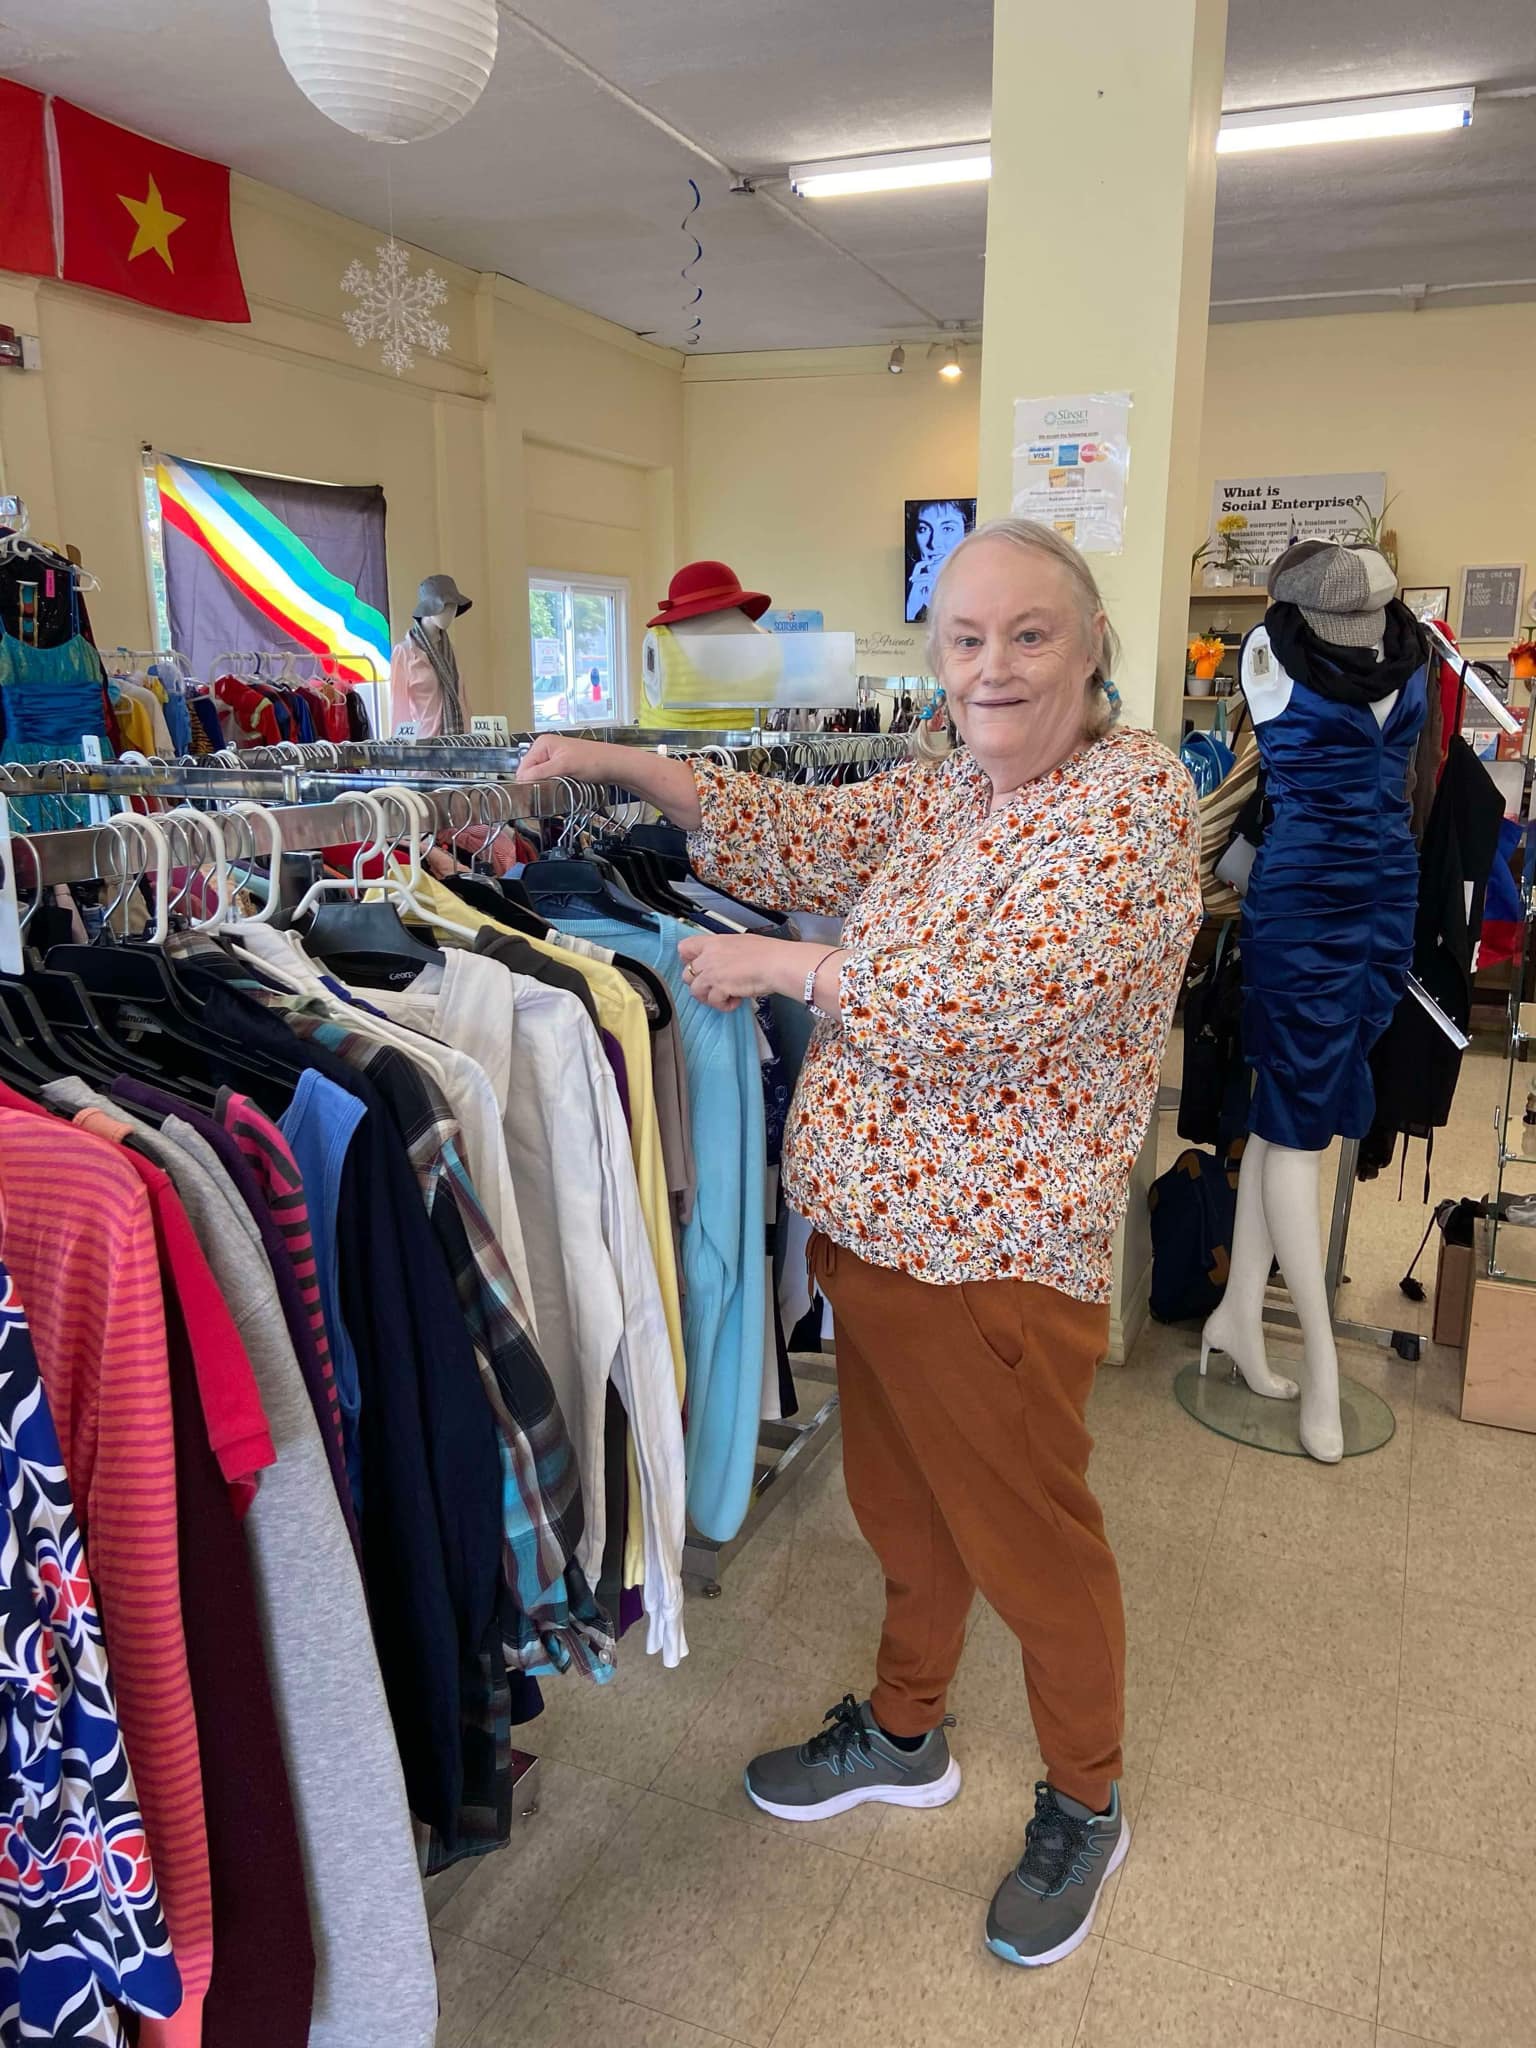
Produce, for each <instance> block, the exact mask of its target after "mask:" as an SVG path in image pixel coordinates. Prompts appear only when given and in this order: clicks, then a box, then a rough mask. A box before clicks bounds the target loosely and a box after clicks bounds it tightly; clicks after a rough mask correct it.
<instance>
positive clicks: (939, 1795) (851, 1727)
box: [746, 1692, 960, 1820]
mask: <svg viewBox="0 0 1536 2048" xmlns="http://www.w3.org/2000/svg"><path fill="white" fill-rule="evenodd" d="M823 1718H824V1719H825V1721H826V1723H827V1725H826V1727H825V1728H823V1729H822V1731H821V1733H820V1734H819V1735H813V1736H812V1737H811V1739H810V1741H809V1742H803V1743H801V1745H800V1747H799V1748H798V1749H774V1750H770V1751H769V1752H768V1753H767V1754H766V1755H765V1756H755V1757H754V1758H753V1759H752V1761H751V1763H749V1764H748V1765H747V1776H746V1785H747V1797H748V1798H749V1799H750V1800H751V1801H752V1803H753V1805H754V1806H760V1807H761V1808H762V1810H763V1812H764V1813H771V1814H773V1815H774V1816H775V1817H776V1818H777V1819H779V1820H830V1819H831V1817H832V1815H833V1814H835V1813H846V1812H847V1811H848V1809H849V1808H850V1807H852V1806H862V1805H863V1804H864V1803H865V1801H866V1800H869V1799H879V1800H883V1801H884V1802H885V1804H886V1805H887V1806H947V1805H948V1804H949V1802H950V1800H951V1799H953V1798H954V1796H955V1794H956V1793H957V1792H958V1791H959V1790H960V1766H959V1765H958V1764H957V1763H956V1762H955V1760H954V1758H953V1757H952V1756H951V1755H950V1753H949V1743H948V1742H947V1740H946V1739H945V1735H944V1729H945V1728H949V1727H952V1726H953V1725H954V1723H953V1720H952V1719H951V1718H950V1717H949V1716H946V1717H945V1720H944V1724H943V1726H942V1727H939V1728H935V1729H933V1730H932V1732H931V1733H930V1734H928V1735H925V1736H924V1738H923V1741H922V1746H921V1747H920V1748H918V1749H911V1750H908V1749H898V1748H897V1747H896V1746H895V1744H894V1743H891V1742H887V1741H886V1739H885V1736H884V1735H883V1734H882V1733H881V1731H880V1728H879V1726H878V1725H877V1723H876V1721H875V1718H874V1716H873V1714H871V1712H870V1710H869V1701H868V1700H856V1699H855V1698H854V1696H853V1694H852V1693H851V1692H850V1693H845V1694H844V1695H843V1697H842V1699H841V1700H839V1702H838V1703H837V1705H836V1706H835V1707H829V1708H828V1709H827V1712H826V1714H825V1716H824V1717H823Z"/></svg>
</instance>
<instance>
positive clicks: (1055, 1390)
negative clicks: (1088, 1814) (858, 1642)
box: [810, 1232, 1125, 1812]
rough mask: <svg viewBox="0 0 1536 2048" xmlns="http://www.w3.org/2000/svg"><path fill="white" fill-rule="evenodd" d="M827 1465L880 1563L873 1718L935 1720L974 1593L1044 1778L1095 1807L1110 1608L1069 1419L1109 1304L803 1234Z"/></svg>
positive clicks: (1108, 1681)
mask: <svg viewBox="0 0 1536 2048" xmlns="http://www.w3.org/2000/svg"><path fill="white" fill-rule="evenodd" d="M810 1268H811V1272H812V1275H813V1276H814V1278H815V1280H816V1281H817V1283H818V1285H819V1286H820V1288H821V1291H822V1293H823V1294H825V1296H826V1297H827V1300H828V1301H829V1302H830V1303H831V1304H832V1314H833V1319H834V1321H835V1323H836V1328H837V1379H838V1389H839V1393H840V1396H841V1411H842V1431H843V1469H844V1473H845V1476H846V1478H847V1484H848V1499H849V1501H850V1503H851V1505H852V1507H853V1512H854V1514H855V1516H856V1517H857V1518H858V1523H859V1527H860V1528H861V1529H862V1530H863V1532H864V1535H865V1538H866V1539H867V1540H868V1542H869V1543H870V1545H871V1547H872V1548H873V1549H874V1551H875V1554H876V1556H877V1557H878V1558H879V1560H880V1563H881V1566H882V1568H883V1570H884V1572H885V1627H884V1632H883V1633H882V1635H881V1639H880V1655H879V1660H878V1666H877V1683H876V1685H875V1689H874V1692H873V1694H872V1695H871V1699H872V1703H873V1707H874V1712H875V1718H876V1719H877V1720H878V1721H879V1722H880V1724H881V1726H882V1727H884V1728H888V1729H889V1730H890V1732H891V1733H892V1734H893V1735H920V1734H923V1733H925V1732H926V1731H927V1730H928V1729H929V1728H933V1727H936V1726H937V1725H938V1723H939V1722H940V1721H941V1720H942V1719H943V1716H944V1710H945V1706H944V1703H945V1696H946V1694H947V1692H948V1689H949V1685H950V1681H951V1680H952V1679H953V1677H954V1675H955V1667H956V1665H957V1664H958V1663H959V1661H960V1652H961V1650H962V1648H963V1647H964V1644H965V1622H966V1616H967V1614H968V1612H969V1610H970V1606H971V1600H972V1597H973V1593H974V1592H976V1591H979V1592H980V1593H981V1594H982V1596H983V1598H984V1599H985V1600H986V1601H987V1602H988V1603H989V1605H991V1606H992V1607H993V1608H995V1609H996V1611H997V1613H998V1614H999V1615H1000V1616H1001V1617H1002V1619H1003V1620H1004V1621H1005V1622H1006V1623H1007V1624H1008V1626H1009V1628H1011V1629H1012V1631H1013V1633H1014V1634H1015V1635H1016V1636H1017V1637H1018V1639H1019V1645H1020V1648H1021V1649H1022V1651H1023V1656H1024V1682H1025V1685H1026V1687H1027V1688H1028V1692H1029V1704H1030V1710H1031V1712H1032V1713H1033V1715H1034V1722H1035V1738H1036V1740H1037V1742H1038V1743H1039V1746H1040V1753H1041V1755H1042V1757H1043V1758H1044V1759H1045V1766H1046V1773H1047V1776H1048V1777H1049V1779H1050V1782H1051V1784H1052V1785H1054V1786H1055V1787H1056V1788H1057V1790H1058V1791H1061V1792H1064V1793H1066V1794H1067V1796H1068V1797H1069V1798H1071V1799H1080V1800H1082V1801H1083V1802H1084V1803H1085V1804H1086V1805H1088V1806H1090V1807H1092V1808H1093V1809H1094V1811H1095V1812H1099V1811H1102V1810H1103V1808H1104V1807H1106V1806H1107V1805H1108V1804H1109V1798H1110V1786H1111V1784H1112V1782H1113V1781H1114V1780H1115V1779H1117V1778H1118V1777H1119V1776H1120V1740H1121V1732H1122V1726H1123V1720H1124V1699H1125V1616H1124V1612H1123V1610H1122V1608H1121V1604H1120V1577H1119V1574H1118V1572H1117V1571H1116V1569H1115V1559H1114V1553H1113V1551H1111V1549H1110V1547H1109V1543H1108V1540H1107V1538H1106V1537H1105V1534H1104V1517H1103V1515H1102V1513H1101V1512H1100V1509H1099V1504H1098V1502H1097V1501H1096V1500H1095V1499H1094V1497H1093V1494H1092V1492H1091V1491H1090V1490H1089V1486H1088V1477H1087V1474H1088V1454H1089V1452H1090V1451H1091V1450H1092V1448H1093V1440H1092V1438H1091V1437H1090V1436H1089V1434H1088V1428H1087V1424H1086V1423H1085V1422H1084V1420H1083V1411H1084V1408H1085V1406H1086V1404H1087V1400H1088V1394H1089V1390H1090V1388H1091V1387H1092V1385H1093V1376H1094V1372H1095V1369H1096V1368H1097V1366H1098V1364H1099V1361H1100V1360H1101V1359H1102V1357H1103V1356H1104V1351H1105V1348H1106V1344H1107V1342H1108V1336H1109V1310H1108V1308H1107V1307H1106V1306H1104V1305H1102V1304H1094V1303H1091V1302H1081V1301H1073V1300H1072V1299H1071V1298H1070V1297H1069V1296H1067V1295H1065V1294H1060V1293H1058V1292H1057V1291H1056V1290H1055V1289H1054V1288H1050V1287H1041V1286H1037V1285H1035V1284H1034V1283H1033V1282H1030V1281H1025V1280H985V1281H980V1282H972V1283H968V1284H966V1285H964V1286H947V1287H933V1286H930V1285H928V1284H927V1283H926V1282H924V1281H921V1280H914V1279H911V1278H909V1277H908V1276H907V1275H906V1274H904V1273H897V1272H892V1271H890V1270H888V1269H887V1268H885V1267H883V1266H871V1265H868V1264H867V1263H866V1262H865V1261H864V1260H863V1259H860V1258H858V1257H857V1256H856V1255H855V1254H854V1253H853V1252H850V1251H848V1250H846V1249H845V1248H844V1247H842V1246H841V1245H835V1244H832V1243H831V1242H830V1241H829V1240H828V1239H827V1238H825V1237H824V1236H822V1235H821V1234H820V1233H819V1232H818V1233H817V1234H816V1236H815V1237H813V1239H812V1241H811V1249H810Z"/></svg>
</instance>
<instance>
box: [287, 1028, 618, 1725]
mask: <svg viewBox="0 0 1536 2048" xmlns="http://www.w3.org/2000/svg"><path fill="white" fill-rule="evenodd" d="M288 1021H289V1023H290V1024H291V1025H292V1026H293V1028H294V1029H295V1031H297V1032H298V1034H299V1035H300V1036H301V1037H312V1038H314V1040H315V1041H316V1043H318V1044H320V1045H323V1046H325V1047H327V1048H328V1049H329V1050H330V1051H332V1052H336V1053H339V1054H340V1055H341V1057H342V1058H343V1059H345V1060H347V1061H348V1063H349V1064H351V1065H353V1066H355V1067H357V1068H358V1070H359V1071H360V1072H362V1073H366V1074H367V1076H368V1078H369V1080H370V1081H371V1082H372V1083H373V1085H374V1086H375V1087H376V1088H377V1089H378V1090H379V1092H380V1094H381V1095H383V1097H384V1099H385V1101H386V1102H387V1103H388V1104H389V1107H390V1109H391V1111H392V1112H393V1114H394V1116H395V1118H396V1120H397V1122H398V1123H399V1125H400V1129H401V1134H402V1136H403V1137H404V1139H405V1143H406V1147H407V1150H408V1151H409V1153H410V1157H411V1163H412V1165H413V1166H414V1167H415V1170H416V1178H417V1183H418V1185H419V1186H420V1188H421V1192H422V1200H423V1202H424V1203H425V1205H426V1208H427V1213H428V1215H429V1217H430V1218H431V1221H432V1227H433V1230H434V1231H435V1233H436V1235H437V1238H438V1242H439V1243H440V1244H441V1245H442V1247H443V1251H444V1253H445V1255H446V1257H447V1259H448V1263H449V1267H450V1269H451V1271H452V1273H453V1279H454V1285H455V1287H456V1289H457V1291H458V1296H459V1303H460V1306H461V1308H462V1309H463V1311H464V1318H465V1321H466V1323H467V1325H468V1328H469V1333H470V1339H471V1342H472V1343H473V1345H474V1349H475V1356H476V1358H477V1360H478V1361H479V1364H480V1372H481V1379H482V1381H483V1383H484V1385H485V1390H486V1397H487V1399H488V1400H489V1401H490V1403H491V1407H492V1410H493V1412H494V1413H495V1416H496V1420H497V1424H498V1439H499V1442H500V1447H501V1461H502V1528H503V1539H502V1551H503V1564H504V1570H505V1574H506V1580H507V1584H508V1587H509V1588H510V1589H511V1592H512V1595H513V1599H514V1601H515V1603H516V1619H515V1628H514V1631H513V1635H512V1639H511V1640H509V1641H508V1642H507V1645H506V1647H507V1653H508V1655H509V1657H511V1658H512V1659H513V1661H514V1662H515V1663H516V1664H517V1666H518V1668H519V1669H521V1670H522V1671H524V1672H526V1673H527V1674H528V1676H530V1677H546V1676H550V1675H552V1674H554V1673H557V1672H561V1671H565V1670H568V1669H569V1668H570V1667H571V1665H572V1664H574V1665H575V1666H576V1668H577V1669H578V1670H580V1671H582V1672H584V1673H585V1674H586V1675H587V1676H588V1677H591V1678H593V1679H596V1680H597V1681H598V1683H600V1684H601V1683H604V1682H606V1680H607V1679H609V1678H610V1677H611V1676H612V1675H613V1671H614V1641H613V1630H612V1625H611V1623H610V1622H609V1620H608V1618H607V1616H605V1615H604V1614H603V1612H602V1610H601V1609H600V1608H599V1607H598V1605H597V1602H596V1600H595V1599H594V1598H593V1595H592V1589H591V1587H590V1586H589V1585H588V1583H587V1580H586V1575H585V1574H584V1573H583V1571H582V1570H581V1567H580V1566H579V1565H578V1564H577V1563H576V1551H577V1548H578V1546H579V1544H580V1541H581V1536H582V1531H583V1528H584V1526H585V1516H584V1510H583V1504H582V1498H581V1485H580V1480H579V1477H578V1474H577V1469H576V1459H575V1453H574V1451H573V1449H572V1447H571V1440H570V1435H569V1432H568V1431H567V1429H566V1426H565V1418H564V1416H563V1415H562V1414H561V1412H560V1405H559V1401H558V1399H557V1398H556V1395H555V1390H554V1388H553V1386H552V1385H551V1383H550V1379H549V1374H548V1373H547V1372H546V1370H545V1368H544V1362H543V1360H542V1359H541V1358H540V1357H539V1354H538V1350H537V1348H536V1346H535V1344H534V1341H533V1338H532V1335H531V1333H530V1329H529V1318H528V1314H527V1310H526V1307H525V1305H524V1303H523V1300H522V1297H521V1295H520V1293H519V1291H518V1286H517V1282H516V1280H515V1279H514V1278H513V1275H512V1271H511V1268H510V1267H509V1266H508V1264H507V1259H506V1254H505V1252H504V1251H503V1250H502V1248H501V1245H500V1243H499V1242H498V1240H497V1238H496V1234H495V1232H494V1231H493V1230H492V1228H491V1225H490V1220H489V1218H488V1217H487V1216H486V1213H485V1209H484V1207H483V1205H482V1204H481V1201H480V1197H479V1195H478V1194H477V1193H476V1191H475V1186H474V1182H473V1180H472V1179H471V1178H470V1174H469V1169H468V1167H467V1166H466V1164H465V1162H464V1156H463V1153H462V1152H461V1150H460V1149H459V1142H458V1135H459V1127H458V1124H457V1122H456V1121H455V1119H454V1117H453V1114H452V1112H451V1110H450V1109H449V1107H448V1104H447V1103H446V1102H445V1101H444V1099H443V1097H442V1095H441V1093H440V1091H439V1090H438V1089H437V1087H436V1086H435V1085H434V1083H433V1082H432V1080H431V1079H430V1077H429V1076H428V1075H426V1074H425V1073H423V1072H422V1070H421V1069H420V1068H419V1067H418V1066H417V1065H416V1064H415V1062H413V1061H412V1060H411V1059H410V1057H409V1056H408V1055H407V1054H406V1053H404V1052H402V1051H400V1050H399V1049H397V1048H396V1047H393V1046H390V1045H387V1044H385V1043H383V1042H382V1041H380V1040H378V1039H375V1038H371V1037H369V1036H367V1035H366V1034H364V1033H361V1032H355V1031H349V1030H348V1029H347V1027H346V1025H345V1024H344V1023H343V1022H341V1021H338V1020H337V1018H336V1017H335V1015H334V1013H331V1014H330V1015H328V1016H318V1015H316V1014H315V1013H314V1012H313V1011H312V1010H311V1009H309V1008H308V1007H307V1006H305V1007H304V1008H302V1009H300V1008H295V1009H294V1010H293V1011H292V1012H291V1013H290V1014H289V1019H288Z"/></svg>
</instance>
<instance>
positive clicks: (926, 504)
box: [902, 498, 976, 626]
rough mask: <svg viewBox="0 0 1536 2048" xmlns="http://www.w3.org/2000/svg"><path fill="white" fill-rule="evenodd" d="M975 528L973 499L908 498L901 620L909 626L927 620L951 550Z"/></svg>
mask: <svg viewBox="0 0 1536 2048" xmlns="http://www.w3.org/2000/svg"><path fill="white" fill-rule="evenodd" d="M975 525H976V500H975V499H974V498H908V499H907V501H906V578H907V580H906V595H905V600H904V603H903V609H902V616H903V617H904V618H905V620H906V622H907V624H908V625H909V626H914V625H917V624H918V623H919V622H920V621H921V620H923V619H926V618H927V616H928V600H929V598H930V597H932V595H933V586H934V584H935V583H936V582H937V581H938V575H939V571H940V570H941V569H942V568H943V566H944V560H945V557H946V556H947V555H948V554H949V552H950V550H951V549H952V548H956V547H958V546H959V544H960V542H961V541H963V540H964V539H965V536H966V535H967V534H968V533H970V532H972V531H973V530H974V528H975Z"/></svg>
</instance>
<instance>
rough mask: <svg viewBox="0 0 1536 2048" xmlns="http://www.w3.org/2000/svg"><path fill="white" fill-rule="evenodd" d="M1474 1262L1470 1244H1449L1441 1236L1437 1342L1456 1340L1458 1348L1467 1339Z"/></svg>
mask: <svg viewBox="0 0 1536 2048" xmlns="http://www.w3.org/2000/svg"><path fill="white" fill-rule="evenodd" d="M1475 1263H1476V1254H1475V1253H1474V1251H1473V1249H1472V1247H1471V1245H1469V1244H1447V1243H1446V1241H1445V1239H1444V1238H1443V1237H1442V1238H1441V1240H1440V1259H1439V1263H1438V1264H1437V1266H1436V1267H1435V1328H1434V1338H1435V1342H1436V1343H1437V1344H1453V1345H1454V1346H1455V1347H1456V1349H1457V1350H1458V1351H1459V1350H1460V1349H1461V1348H1462V1346H1463V1345H1464V1344H1465V1343H1466V1341H1467V1319H1468V1317H1469V1316H1470V1314H1471V1312H1472V1274H1473V1269H1474V1266H1475Z"/></svg>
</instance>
